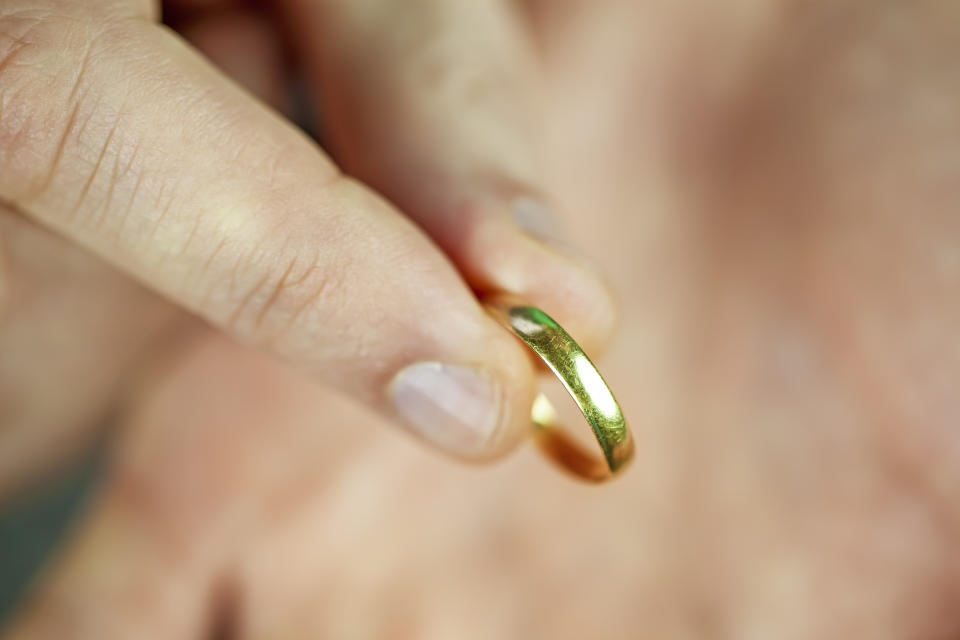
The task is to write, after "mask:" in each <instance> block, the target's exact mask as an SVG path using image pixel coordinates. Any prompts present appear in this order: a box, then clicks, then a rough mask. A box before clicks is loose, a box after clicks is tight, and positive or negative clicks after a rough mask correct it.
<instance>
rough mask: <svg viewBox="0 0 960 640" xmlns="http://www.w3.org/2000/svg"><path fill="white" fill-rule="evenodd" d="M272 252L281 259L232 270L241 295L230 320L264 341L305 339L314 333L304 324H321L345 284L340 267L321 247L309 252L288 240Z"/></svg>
mask: <svg viewBox="0 0 960 640" xmlns="http://www.w3.org/2000/svg"><path fill="white" fill-rule="evenodd" d="M274 255H275V256H283V258H279V259H269V260H267V259H260V260H245V261H243V262H244V263H245V264H244V265H238V266H237V267H236V268H235V269H234V274H232V275H233V278H232V282H233V283H234V284H233V286H232V287H231V288H232V289H233V290H234V291H235V292H236V294H237V295H235V296H232V297H233V301H232V303H231V304H230V305H229V308H230V315H229V318H228V320H227V323H226V324H227V326H228V328H229V330H231V331H232V332H235V333H236V334H237V335H241V336H244V337H246V338H247V339H250V340H252V341H253V342H254V343H255V344H258V345H260V346H273V347H276V346H279V345H281V344H283V343H286V342H289V341H290V340H291V339H301V340H302V339H303V336H306V335H307V334H309V333H310V332H305V331H303V330H302V328H303V327H305V326H309V327H320V326H323V324H325V321H326V320H328V319H329V317H328V314H329V311H330V310H331V309H333V308H335V306H336V303H335V300H336V298H337V297H338V291H340V290H341V288H342V287H341V282H342V278H341V277H340V275H339V274H340V273H341V268H340V267H339V266H337V264H336V261H334V260H329V259H325V257H324V256H322V254H321V252H320V251H317V250H315V249H314V250H313V253H312V255H311V254H309V253H307V250H297V249H294V248H292V247H291V246H290V244H289V243H287V244H286V245H285V246H283V247H282V248H281V250H280V251H279V252H278V253H276V254H274ZM239 283H246V284H245V285H244V284H239ZM287 346H289V347H291V348H297V349H299V348H302V347H304V346H306V345H287Z"/></svg>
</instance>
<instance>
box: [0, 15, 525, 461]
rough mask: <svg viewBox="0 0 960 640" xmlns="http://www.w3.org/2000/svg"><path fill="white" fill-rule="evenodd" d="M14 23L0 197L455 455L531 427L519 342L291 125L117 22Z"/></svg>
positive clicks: (183, 56) (0, 30)
mask: <svg viewBox="0 0 960 640" xmlns="http://www.w3.org/2000/svg"><path fill="white" fill-rule="evenodd" d="M34 4H35V5H37V6H39V4H38V3H34ZM4 7H5V8H4V9H3V10H2V14H0V34H2V49H0V87H2V91H3V96H2V98H3V100H2V107H3V112H2V117H0V197H3V198H4V199H6V200H7V201H8V202H12V203H13V204H14V205H15V206H16V207H17V208H19V209H20V210H21V211H23V212H25V213H26V214H27V215H29V216H32V217H33V218H35V219H36V220H38V221H40V222H41V223H42V224H44V225H46V226H48V227H49V228H51V229H54V230H56V231H58V232H60V233H61V234H63V235H65V236H67V237H69V238H71V239H73V240H74V241H76V242H77V243H79V244H80V245H81V246H84V247H87V248H88V249H90V250H92V251H93V252H95V253H97V254H99V255H100V256H102V257H103V258H104V259H106V260H107V261H109V262H111V263H113V264H114V265H116V266H118V267H119V268H121V269H123V270H125V271H126V272H127V273H129V274H131V275H134V276H135V277H137V278H139V279H140V280H142V281H143V282H145V283H146V284H148V285H149V286H150V287H152V288H153V289H155V290H157V291H159V292H162V293H163V294H165V295H166V296H168V297H169V298H170V299H172V300H174V301H176V302H177V303H179V304H180V305H181V306H183V307H185V308H187V309H189V310H192V311H194V312H195V313H197V314H199V315H201V316H202V317H203V318H205V319H206V320H207V321H209V322H210V323H211V324H213V325H215V326H217V327H220V328H222V329H224V330H226V331H228V332H230V333H231V334H233V335H234V336H236V337H237V338H239V339H240V340H241V341H243V342H245V343H247V344H253V345H257V346H260V347H262V348H265V349H269V350H270V351H271V352H273V353H275V354H278V355H281V356H283V357H286V358H288V359H290V360H292V361H293V362H295V363H297V364H298V365H299V366H300V367H302V368H303V369H305V370H307V371H309V372H310V373H312V374H313V375H315V376H316V377H318V378H320V379H322V380H325V381H327V382H329V383H331V384H333V385H336V386H338V387H339V388H341V389H344V390H346V391H347V392H349V393H351V394H352V395H354V396H355V397H356V398H359V399H360V400H361V401H363V402H365V403H366V404H368V405H369V406H371V407H373V408H376V409H378V410H380V411H382V412H383V413H384V414H385V415H388V416H392V417H394V418H398V417H399V418H402V419H403V421H405V423H406V424H408V425H410V426H411V427H412V428H413V429H414V431H415V432H416V433H418V434H420V435H422V436H423V437H425V438H427V439H428V440H431V441H432V442H434V443H436V444H438V445H439V446H441V447H443V448H446V449H447V450H450V451H453V452H456V453H460V454H463V455H467V456H484V455H488V454H490V453H492V452H497V451H500V450H502V449H504V448H505V447H506V446H507V445H509V444H510V443H512V442H514V441H515V440H516V438H517V437H518V435H519V434H520V433H521V432H522V431H523V430H524V429H525V428H526V418H527V416H528V413H529V407H530V403H531V398H532V389H531V387H532V380H531V372H530V365H529V361H528V359H527V357H526V355H525V354H524V353H523V352H522V351H521V350H520V348H519V347H518V345H517V344H516V343H515V342H514V341H513V338H512V337H510V336H509V335H507V333H506V332H505V331H503V330H502V329H501V328H500V327H498V326H497V325H496V324H495V323H494V322H493V321H492V320H491V319H490V318H488V317H487V316H486V315H485V314H484V313H483V312H482V310H481V309H480V307H479V306H478V305H477V303H476V300H475V299H474V297H473V296H472V295H471V292H470V291H469V290H468V289H467V288H466V287H465V286H464V284H463V282H462V281H461V280H460V278H459V276H458V275H457V273H456V272H455V271H454V270H453V269H452V268H451V266H450V264H449V263H448V262H447V261H446V259H445V257H444V256H443V255H442V254H441V253H440V252H439V251H437V250H436V249H435V248H434V246H433V245H432V244H431V243H430V242H429V241H428V240H427V239H426V238H425V237H424V236H423V235H422V234H421V233H420V231H419V230H418V229H417V228H416V227H415V226H413V225H412V224H410V223H409V222H408V221H407V220H406V219H405V218H404V217H403V216H401V215H399V214H398V213H397V212H396V211H395V210H394V209H393V208H392V207H390V206H389V205H388V204H386V203H385V202H384V201H383V200H381V199H379V198H378V197H376V196H375V195H374V194H373V193H372V192H370V191H369V190H367V189H366V188H364V187H363V186H361V185H359V184H358V183H357V182H354V181H352V180H349V179H347V178H344V177H343V176H342V175H340V174H339V173H338V171H337V169H336V167H335V166H334V165H332V164H331V163H330V162H329V160H327V159H326V158H325V157H324V156H323V155H322V154H321V153H320V151H319V150H318V149H317V148H316V147H314V146H313V145H312V144H311V143H310V141H309V140H307V139H306V138H305V137H304V136H302V135H301V134H300V133H298V132H297V131H296V130H295V129H294V128H293V127H292V126H290V125H289V124H288V123H287V122H285V121H283V120H282V119H281V118H279V117H278V116H276V115H275V114H274V113H273V112H271V111H269V110H267V109H265V108H264V107H263V106H261V105H260V104H259V103H257V102H255V101H254V100H252V99H251V98H250V97H249V96H248V95H247V94H246V93H244V92H243V91H242V90H240V89H238V88H237V87H235V86H234V85H233V84H232V83H230V82H228V81H227V80H226V79H224V78H223V77H222V76H221V75H220V74H219V73H218V72H216V71H215V70H214V69H213V68H212V67H211V66H210V65H209V64H207V63H206V62H205V61H204V60H203V59H202V58H201V57H200V56H199V55H197V54H196V53H195V52H193V51H192V50H191V49H190V48H188V47H187V46H185V45H184V44H183V43H182V42H181V41H180V40H179V39H178V38H177V37H175V36H174V35H173V34H172V33H171V32H169V31H167V30H165V29H164V28H161V27H158V26H156V25H154V24H152V23H149V22H148V21H146V20H145V19H144V18H143V16H131V17H120V15H121V14H118V13H116V12H115V10H114V4H112V3H98V4H96V5H94V7H91V6H89V5H88V3H76V4H67V3H56V4H53V5H50V7H51V8H50V9H49V10H48V11H47V12H43V11H39V10H32V11H30V12H20V13H17V12H15V11H13V10H10V11H8V10H6V7H7V5H4ZM64 7H67V8H64ZM70 11H72V13H70ZM58 12H59V13H58Z"/></svg>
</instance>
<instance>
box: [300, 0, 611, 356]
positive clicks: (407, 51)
mask: <svg viewBox="0 0 960 640" xmlns="http://www.w3.org/2000/svg"><path fill="white" fill-rule="evenodd" d="M287 4H288V5H289V7H290V11H291V20H290V21H291V23H292V24H293V25H294V28H295V33H296V34H297V35H296V40H297V42H298V43H299V45H300V48H301V49H302V50H303V51H304V54H305V57H306V61H305V64H306V66H307V67H308V68H310V69H311V71H312V75H313V78H314V80H315V84H316V85H317V87H318V89H319V91H318V100H319V101H320V103H321V104H322V109H321V110H322V111H323V113H324V116H325V117H326V119H327V122H328V123H329V124H330V128H329V131H328V132H327V133H328V135H329V139H330V141H331V143H332V144H333V145H334V148H335V150H336V152H337V153H338V155H339V158H340V160H341V162H342V163H343V164H344V166H345V168H346V169H347V170H348V171H350V172H351V173H353V174H355V175H357V176H358V177H360V178H361V179H362V180H364V181H365V182H366V183H368V184H370V185H372V186H374V187H375V188H376V189H377V190H379V191H380V192H381V193H383V194H385V195H386V196H387V197H388V198H390V199H391V200H392V201H393V202H394V203H396V204H397V205H398V206H399V207H400V208H401V209H402V210H403V211H404V212H406V213H408V214H409V215H411V216H412V217H413V218H414V219H415V220H416V221H417V222H418V223H419V224H420V225H421V226H422V227H423V228H424V229H425V230H426V231H427V232H429V233H430V234H431V235H432V236H433V237H434V239H435V240H436V241H437V242H438V244H439V245H440V246H441V247H443V249H444V250H445V251H446V252H447V253H448V255H450V256H451V257H452V258H453V260H454V262H455V263H456V264H457V266H458V267H459V268H460V270H461V272H462V273H463V274H464V275H465V276H466V277H467V279H468V280H469V282H470V284H471V285H472V286H473V287H474V288H475V289H477V290H479V291H482V292H494V291H497V292H502V291H509V292H512V293H516V294H520V295H522V296H523V297H524V298H526V299H528V300H530V301H532V302H533V303H535V304H537V305H538V306H541V307H543V308H544V309H546V310H547V311H548V312H549V313H551V315H553V316H554V317H556V318H557V319H558V320H559V321H560V322H561V324H563V325H564V326H567V327H568V328H569V329H570V331H571V332H572V333H573V334H574V335H576V336H577V339H578V340H579V341H581V342H582V343H584V344H586V345H588V348H590V346H594V347H595V346H597V345H599V344H602V343H603V342H604V341H605V339H606V338H607V337H608V334H609V333H610V331H611V329H612V326H613V322H614V315H615V314H614V305H613V302H612V300H611V296H610V294H609V292H608V290H607V288H606V287H605V286H604V284H603V282H602V280H601V279H600V278H598V277H597V275H596V274H595V273H594V272H593V271H592V270H590V269H588V268H587V267H585V266H584V264H583V263H582V262H581V261H578V260H575V259H573V258H572V257H571V254H570V252H569V251H568V250H567V249H568V248H569V247H568V246H567V247H564V248H563V249H561V248H560V246H558V244H557V241H558V236H559V235H560V234H559V231H558V229H557V228H556V224H557V221H558V215H557V214H556V213H554V208H555V206H556V205H555V203H552V202H551V198H550V194H549V193H547V192H546V191H545V189H544V188H543V187H542V186H541V185H542V183H543V180H542V177H541V175H540V173H539V171H538V168H539V167H540V166H541V162H540V161H539V159H538V137H539V134H538V131H537V120H538V119H542V117H543V113H542V108H541V107H542V106H541V105H540V104H539V100H538V97H539V96H538V91H537V85H538V74H537V69H536V64H535V59H534V55H533V52H532V51H531V48H530V45H529V43H528V42H527V40H526V39H525V38H524V34H523V33H522V32H521V30H520V28H519V26H518V25H519V21H518V20H514V19H513V18H514V17H515V16H513V15H512V12H511V11H510V10H509V9H508V7H510V3H507V2H496V1H495V2H473V1H471V0H455V1H452V2H451V1H450V0H417V1H416V2H396V1H392V0H365V1H362V2H357V1H355V0H334V1H332V2H308V1H306V0H288V2H287Z"/></svg>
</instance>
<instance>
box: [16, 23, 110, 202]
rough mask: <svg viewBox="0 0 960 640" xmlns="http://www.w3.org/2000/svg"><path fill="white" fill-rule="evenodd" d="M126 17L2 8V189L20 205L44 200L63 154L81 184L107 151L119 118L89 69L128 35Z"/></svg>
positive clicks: (92, 173) (96, 170)
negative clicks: (124, 18)
mask: <svg viewBox="0 0 960 640" xmlns="http://www.w3.org/2000/svg"><path fill="white" fill-rule="evenodd" d="M124 25H125V23H124V22H123V21H118V20H116V18H113V19H110V18H104V17H103V16H99V15H90V16H71V15H56V16H54V15H51V14H50V13H49V12H47V13H44V12H42V11H40V10H26V9H24V10H21V11H4V12H2V13H0V194H2V195H3V197H4V198H5V199H6V200H7V201H9V202H12V203H14V204H18V205H21V206H24V205H26V204H28V203H30V202H31V201H34V200H36V199H38V198H42V197H43V196H44V195H45V194H46V193H47V192H48V191H49V188H50V186H51V183H53V182H54V181H55V180H56V179H57V178H58V174H59V173H60V168H61V166H63V165H64V164H65V163H63V162H62V161H63V159H64V156H65V155H67V156H71V159H76V160H78V162H71V163H70V166H71V167H72V168H73V167H78V169H77V171H78V172H80V173H82V172H83V171H85V170H86V168H87V167H89V170H90V171H91V174H90V175H72V174H71V175H70V176H69V180H70V181H71V182H77V183H79V184H84V183H85V181H87V180H90V179H91V178H92V176H93V175H94V174H95V173H96V172H98V171H99V169H100V167H101V165H102V161H103V160H104V159H105V158H107V157H108V156H109V154H108V153H107V152H108V151H110V150H111V149H114V150H115V149H118V148H120V147H121V145H120V144H119V142H120V141H119V140H113V135H112V132H114V131H115V130H116V127H117V125H118V122H119V116H118V113H117V111H116V109H115V108H111V107H109V106H108V103H109V101H107V100H103V99H102V96H100V95H98V92H97V90H96V86H95V82H94V81H93V80H92V79H91V78H90V75H91V74H90V73H89V71H90V68H91V66H92V65H95V64H96V63H97V61H98V58H99V57H100V56H102V55H103V54H104V53H105V52H107V51H109V50H110V49H112V48H114V47H115V45H117V44H118V43H120V42H122V41H123V40H124V39H126V38H128V36H129V32H128V30H127V29H126V27H125V26H124ZM111 140H113V143H112V146H111Z"/></svg>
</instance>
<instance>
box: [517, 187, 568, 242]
mask: <svg viewBox="0 0 960 640" xmlns="http://www.w3.org/2000/svg"><path fill="white" fill-rule="evenodd" d="M510 210H511V211H512V212H513V219H514V221H515V222H516V223H517V226H519V227H520V228H521V229H523V230H524V231H526V232H527V233H528V234H530V235H531V236H533V237H534V238H536V239H538V240H541V241H542V242H546V243H547V244H552V245H557V246H566V241H565V240H564V234H563V233H562V231H561V229H560V222H559V220H558V218H557V214H556V213H555V211H554V209H553V207H551V206H550V205H548V204H547V203H546V202H543V201H542V200H539V199H537V198H532V197H529V196H518V197H516V198H514V199H513V200H512V201H511V202H510Z"/></svg>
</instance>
